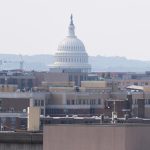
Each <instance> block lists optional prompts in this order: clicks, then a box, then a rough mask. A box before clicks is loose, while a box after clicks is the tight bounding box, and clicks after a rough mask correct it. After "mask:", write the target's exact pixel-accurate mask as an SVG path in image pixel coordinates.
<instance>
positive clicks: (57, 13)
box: [0, 0, 150, 60]
mask: <svg viewBox="0 0 150 150" xmlns="http://www.w3.org/2000/svg"><path fill="white" fill-rule="evenodd" d="M149 8H150V1H149V0H126V1H121V0H106V1H104V0H92V1H90V0H89V1H87V0H63V1H61V0H55V1H54V0H1V1H0V53H3V54H4V53H7V54H9V53H10V54H28V55H33V54H54V53H55V51H56V49H57V45H58V43H59V42H60V41H61V40H62V39H63V38H64V37H65V36H66V35H67V28H68V24H69V16H70V14H71V13H73V16H74V18H73V19H74V24H75V27H76V35H77V36H78V37H79V39H81V40H82V41H83V42H84V44H85V47H86V50H87V52H88V54H89V55H90V56H91V55H92V56H93V55H94V56H96V55H103V56H125V57H127V58H133V59H141V60H150V44H149V41H150V19H149V14H150V9H149Z"/></svg>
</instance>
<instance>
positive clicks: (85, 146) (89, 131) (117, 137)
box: [43, 124, 150, 150]
mask: <svg viewBox="0 0 150 150" xmlns="http://www.w3.org/2000/svg"><path fill="white" fill-rule="evenodd" d="M149 138H150V126H149V125H136V124H132V125H131V124H130V125H129V124H128V125H55V126H53V125H51V126H45V127H44V138H43V142H44V143H43V150H50V149H52V150H149V148H150V142H149Z"/></svg>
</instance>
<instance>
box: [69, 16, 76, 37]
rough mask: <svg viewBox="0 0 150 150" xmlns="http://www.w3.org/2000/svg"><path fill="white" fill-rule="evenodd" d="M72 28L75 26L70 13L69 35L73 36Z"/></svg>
mask: <svg viewBox="0 0 150 150" xmlns="http://www.w3.org/2000/svg"><path fill="white" fill-rule="evenodd" d="M74 29H75V26H74V24H73V15H72V14H71V16H70V25H69V36H71V37H75V32H74Z"/></svg>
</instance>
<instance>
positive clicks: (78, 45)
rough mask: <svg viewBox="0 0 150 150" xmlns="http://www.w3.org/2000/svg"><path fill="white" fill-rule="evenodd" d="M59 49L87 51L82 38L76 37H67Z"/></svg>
mask: <svg viewBox="0 0 150 150" xmlns="http://www.w3.org/2000/svg"><path fill="white" fill-rule="evenodd" d="M57 51H77V52H79V51H81V52H83V51H84V52H85V47H84V44H83V43H82V41H81V40H79V39H78V38H76V37H69V36H68V37H66V38H65V39H64V40H63V41H62V42H60V44H59V45H58V49H57Z"/></svg>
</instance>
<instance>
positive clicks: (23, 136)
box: [0, 132, 43, 150]
mask: <svg viewBox="0 0 150 150" xmlns="http://www.w3.org/2000/svg"><path fill="white" fill-rule="evenodd" d="M42 149H43V134H42V133H28V132H24V133H22V132H21V133H18V132H0V150H42Z"/></svg>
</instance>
